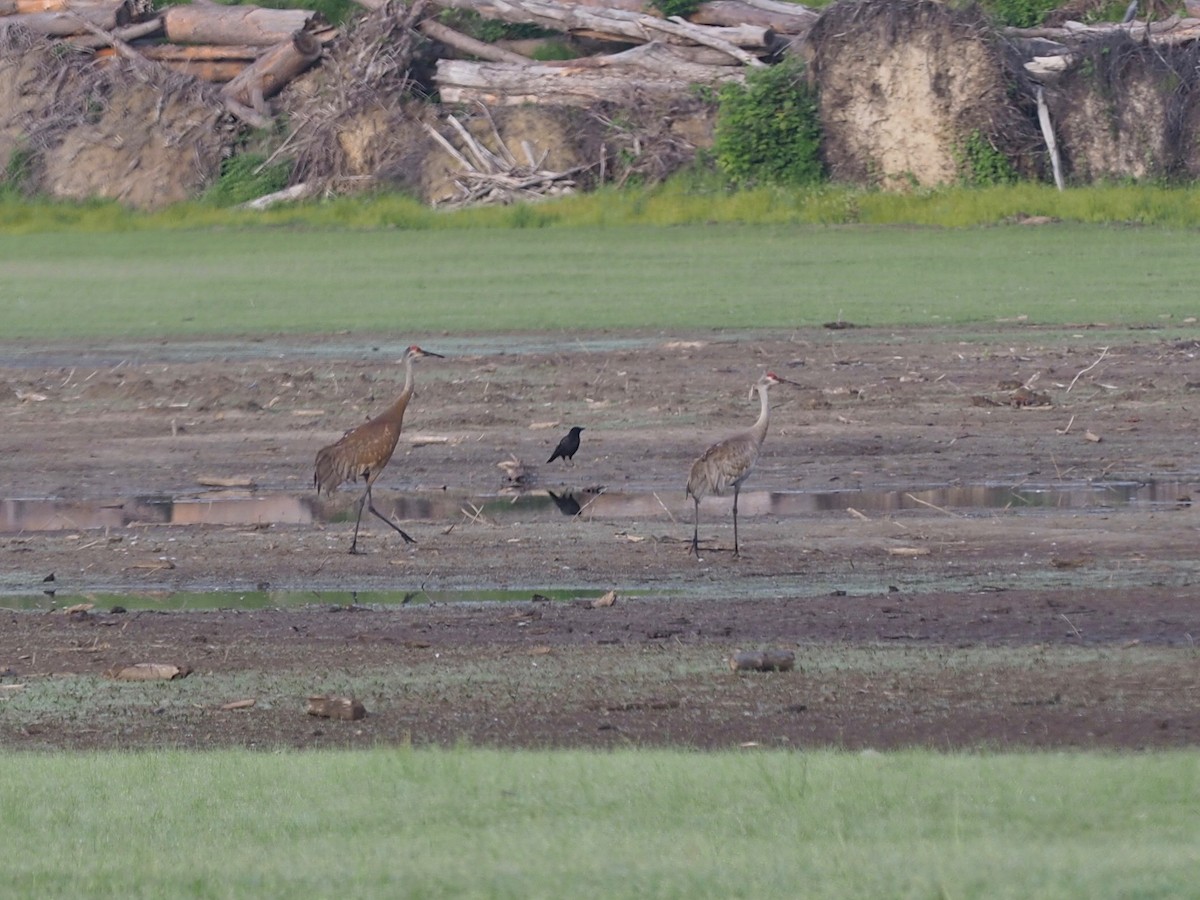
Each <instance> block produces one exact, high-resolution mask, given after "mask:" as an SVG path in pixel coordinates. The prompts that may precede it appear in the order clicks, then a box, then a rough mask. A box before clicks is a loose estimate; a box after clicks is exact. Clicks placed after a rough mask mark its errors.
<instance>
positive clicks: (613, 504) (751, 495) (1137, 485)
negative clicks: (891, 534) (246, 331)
mask: <svg viewBox="0 0 1200 900" xmlns="http://www.w3.org/2000/svg"><path fill="white" fill-rule="evenodd" d="M1196 487H1197V486H1196V484H1194V483H1192V482H1163V481H1146V482H1135V481H1129V482H1101V483H1090V484H1072V485H1034V484H1023V485H956V486H937V487H928V486H924V487H908V488H897V489H894V490H882V491H858V490H845V491H743V492H742V495H741V498H740V500H739V502H738V512H739V514H740V515H741V516H742V517H752V516H775V517H778V518H789V517H799V516H806V515H813V514H816V513H821V512H829V511H838V510H841V511H845V510H847V509H856V510H859V511H860V512H874V513H879V512H897V511H901V510H921V509H940V510H947V509H952V510H956V511H958V512H966V513H969V512H970V511H972V510H976V511H982V510H1000V509H1004V510H1011V511H1014V512H1022V511H1028V512H1034V511H1039V510H1049V509H1056V510H1085V511H1086V510H1106V509H1113V508H1120V507H1132V508H1138V507H1145V506H1153V505H1157V504H1179V503H1187V502H1190V500H1191V496H1192V493H1193V492H1194V491H1195V490H1196ZM375 505H376V508H378V509H379V511H380V512H382V513H384V514H385V515H391V516H393V517H395V518H396V519H398V520H401V521H436V522H454V521H458V520H460V519H461V518H463V517H464V516H465V517H468V518H474V517H477V516H483V517H485V518H486V519H488V520H490V521H493V522H513V521H528V520H530V519H541V518H554V517H556V516H571V517H573V516H582V517H584V518H601V519H648V520H654V519H659V518H666V517H668V516H670V517H673V518H675V519H681V518H682V519H690V516H691V509H692V505H691V501H690V500H688V499H686V498H685V497H684V496H683V492H682V491H672V492H670V493H669V494H664V493H661V492H656V491H642V492H634V491H623V492H617V491H599V490H570V489H562V490H557V489H553V490H547V489H538V490H530V491H525V492H523V493H519V494H513V495H509V496H504V495H489V496H479V495H466V494H455V493H451V492H448V491H436V492H418V493H411V494H398V495H395V496H390V497H389V496H387V494H386V493H384V492H382V491H381V492H378V493H377V494H376V496H375ZM703 505H704V507H705V509H706V510H709V509H710V508H711V511H712V513H714V514H720V513H722V512H724V513H728V507H729V505H730V498H728V497H708V498H705V500H704V504H703ZM354 512H355V510H354V505H353V494H345V495H343V496H342V498H341V499H340V500H338V501H336V502H329V501H327V500H318V499H317V498H316V496H315V495H313V494H288V493H268V492H255V491H229V490H224V491H213V492H207V493H203V494H198V495H188V496H180V497H171V496H161V495H151V496H144V497H132V498H125V499H114V500H109V501H74V500H60V499H55V498H30V499H22V498H9V499H4V500H0V533H7V534H15V533H20V532H30V531H63V530H83V529H96V528H127V527H131V526H137V525H152V524H160V525H229V526H247V525H275V524H277V525H302V524H307V523H311V522H344V521H347V520H352V519H353V517H354Z"/></svg>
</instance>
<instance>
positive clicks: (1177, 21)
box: [1002, 16, 1200, 44]
mask: <svg viewBox="0 0 1200 900" xmlns="http://www.w3.org/2000/svg"><path fill="white" fill-rule="evenodd" d="M1118 32H1122V33H1124V34H1127V35H1129V38H1130V40H1134V41H1147V42H1149V43H1151V44H1184V43H1187V42H1189V41H1194V40H1196V39H1198V38H1200V19H1192V18H1187V19H1181V18H1180V17H1179V16H1170V17H1169V18H1166V19H1162V20H1160V21H1158V22H1129V23H1117V22H1109V23H1099V24H1095V25H1085V24H1083V23H1082V22H1072V21H1067V22H1064V23H1063V24H1062V25H1061V26H1060V27H1057V28H1047V27H1041V28H1005V29H1003V30H1002V33H1003V34H1005V35H1007V36H1009V37H1016V38H1025V39H1032V38H1045V39H1048V40H1052V41H1058V42H1059V43H1075V44H1078V43H1079V42H1081V41H1085V40H1091V39H1095V38H1098V37H1102V36H1105V35H1110V34H1116V33H1118Z"/></svg>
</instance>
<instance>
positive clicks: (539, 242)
mask: <svg viewBox="0 0 1200 900" xmlns="http://www.w3.org/2000/svg"><path fill="white" fill-rule="evenodd" d="M1195 245H1196V235H1195V233H1193V232H1190V231H1185V230H1178V229H1164V228H1155V229H1133V228H1114V227H1107V226H1084V225H1052V226H1042V227H1039V228H1018V227H1009V228H990V229H954V230H937V231H931V230H927V229H912V228H876V227H870V228H863V227H859V228H842V227H837V228H830V227H820V226H805V225H732V224H726V225H685V226H678V227H674V228H661V227H652V226H646V225H626V226H621V227H605V226H592V227H574V228H545V229H539V230H536V231H530V230H526V229H512V228H507V229H501V228H496V229H459V230H452V231H428V230H418V231H403V230H375V231H346V230H338V229H319V230H318V229H289V230H280V229H274V230H268V229H249V230H227V229H211V230H203V231H190V232H179V231H171V230H167V231H161V232H116V233H113V232H65V233H61V234H56V235H53V236H47V235H44V234H39V235H32V234H14V235H10V236H8V237H6V238H4V239H3V240H0V269H2V270H3V272H4V278H3V279H2V280H0V338H3V339H10V340H12V339H48V338H55V337H63V338H82V337H118V336H123V337H158V336H164V337H170V336H182V335H231V334H232V335H246V334H256V333H257V334H261V333H318V332H325V333H327V332H335V331H351V332H358V333H362V334H364V335H372V334H384V335H387V334H396V333H401V334H414V333H431V332H433V333H437V332H447V333H460V334H461V333H472V332H500V333H503V332H511V331H520V330H541V329H549V330H562V331H579V330H597V329H630V328H654V329H670V330H676V331H678V330H683V329H692V330H695V329H718V328H720V329H730V328H737V329H746V328H773V329H779V330H787V329H794V328H802V327H811V326H814V325H819V324H821V323H824V322H829V321H831V320H838V319H841V320H848V321H850V322H853V323H855V324H858V325H870V326H878V327H885V326H889V325H962V324H968V323H987V324H989V325H991V324H992V323H994V322H995V321H996V320H997V319H1013V320H1016V319H1019V317H1022V316H1024V317H1027V319H1026V320H1027V321H1029V322H1033V323H1041V324H1053V325H1057V324H1065V323H1075V324H1078V323H1094V322H1106V323H1116V324H1126V325H1130V324H1136V325H1144V324H1152V325H1165V324H1171V323H1180V322H1183V321H1184V320H1186V319H1187V318H1189V317H1192V316H1195V315H1197V314H1198V313H1200V301H1198V300H1197V296H1198V295H1197V293H1196V290H1195V272H1194V268H1195V267H1194V264H1193V260H1194V249H1195Z"/></svg>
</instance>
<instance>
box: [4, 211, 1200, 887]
mask: <svg viewBox="0 0 1200 900" xmlns="http://www.w3.org/2000/svg"><path fill="white" fill-rule="evenodd" d="M1104 196H1107V197H1108V201H1106V202H1107V203H1108V205H1105V204H1104V203H1100V202H1098V201H1097V200H1096V198H1097V197H1104ZM1114 198H1115V199H1114ZM604 202H605V201H604V200H603V198H601V199H600V200H595V199H580V200H579V201H577V205H575V206H569V205H568V206H564V207H557V208H551V207H547V208H544V209H543V208H539V209H537V210H529V209H525V211H521V210H520V209H518V210H504V211H491V212H481V213H479V214H477V215H476V216H475V217H474V218H468V219H463V220H460V224H461V225H462V226H463V227H443V226H446V222H445V221H441V220H438V221H435V220H434V219H432V218H431V216H432V214H429V213H427V212H422V211H418V210H415V209H413V208H412V207H411V205H408V206H405V205H404V204H400V205H399V206H397V207H396V210H397V211H396V212H394V213H388V214H387V215H391V216H392V218H390V219H389V218H387V215H384V216H383V217H382V219H381V214H380V205H379V204H376V205H374V206H372V205H371V204H360V205H357V206H356V205H353V204H349V203H341V204H334V205H331V206H329V207H324V208H320V209H317V210H315V211H309V212H307V213H306V212H305V211H304V210H303V209H301V210H282V211H280V212H278V213H273V214H272V215H271V216H270V217H262V221H263V222H265V223H267V224H268V225H270V226H271V227H262V226H261V225H257V226H254V227H251V226H250V225H249V224H248V220H247V221H242V220H238V219H236V218H235V219H233V220H232V224H231V220H230V218H229V217H228V216H221V215H218V214H215V213H214V214H211V215H210V214H208V213H204V212H202V211H196V210H193V211H192V213H191V214H190V217H189V214H184V213H179V212H174V213H169V214H167V215H166V216H165V217H162V218H159V219H157V220H155V219H150V220H139V219H137V218H135V217H131V216H129V215H127V214H125V213H122V212H120V211H117V210H114V208H113V207H111V206H103V205H101V206H87V207H84V208H81V209H64V210H57V209H56V210H55V211H53V212H52V213H46V212H45V211H44V210H42V211H40V212H39V211H36V210H35V211H33V212H28V211H26V210H24V209H23V208H20V207H14V206H13V205H12V204H7V205H4V206H3V207H2V208H0V214H2V215H0V218H2V219H3V221H0V232H3V233H4V237H3V238H2V239H0V271H3V273H4V277H3V279H0V340H4V341H13V342H32V341H39V340H48V339H54V338H73V339H114V338H121V337H162V338H166V339H172V338H184V337H190V336H201V335H258V334H272V333H295V334H303V333H328V332H335V331H349V332H352V333H356V334H361V335H364V336H367V335H370V334H373V333H386V334H396V335H407V334H416V333H426V332H449V333H459V334H465V333H503V332H508V331H519V330H530V329H551V330H557V331H564V332H570V331H574V330H581V331H598V330H603V329H618V330H619V329H697V330H701V329H722V328H723V329H746V328H771V329H792V328H801V327H806V326H813V325H817V324H819V323H822V322H827V321H830V320H835V319H844V320H847V321H850V322H854V323H857V324H863V325H873V326H889V325H896V326H899V325H923V326H958V327H963V328H971V327H978V328H979V329H980V330H981V331H983V330H986V331H988V332H990V333H992V334H995V333H996V332H997V329H1000V330H1004V329H1014V330H1017V329H1019V327H1020V326H1019V325H1017V324H1002V325H996V324H995V323H997V321H998V320H1017V319H1018V318H1019V317H1022V316H1023V317H1027V318H1026V319H1025V321H1027V322H1029V323H1037V324H1049V325H1068V324H1083V323H1095V322H1106V323H1115V324H1123V325H1162V326H1168V327H1169V326H1173V325H1174V326H1180V327H1188V324H1189V323H1187V320H1188V319H1190V318H1192V317H1195V316H1196V315H1198V314H1200V300H1198V299H1197V297H1198V296H1200V295H1198V294H1197V292H1196V289H1195V271H1194V270H1195V265H1194V259H1195V247H1196V233H1195V232H1194V231H1189V230H1187V228H1188V227H1191V226H1194V225H1195V224H1196V221H1197V217H1196V205H1197V201H1196V198H1195V196H1194V192H1178V193H1177V194H1164V193H1162V192H1157V193H1156V192H1154V191H1144V190H1125V191H1121V190H1114V191H1113V192H1110V193H1109V194H1108V195H1105V194H1104V193H1103V192H1093V193H1089V192H1073V193H1071V194H1070V195H1069V196H1066V197H1064V196H1061V195H1056V194H1055V193H1054V192H1051V191H1047V190H1043V189H1029V188H1025V187H1020V188H1016V189H1013V190H1012V191H1011V192H1009V193H995V192H991V193H989V192H979V193H975V194H970V195H967V196H966V199H960V200H959V201H958V205H957V206H954V205H953V204H951V208H949V209H947V208H946V206H947V203H948V202H949V201H947V200H946V199H945V198H944V197H939V196H917V197H912V198H904V199H903V200H902V201H888V202H889V203H890V206H886V207H885V204H884V201H882V200H877V198H876V197H874V196H873V195H868V196H852V195H848V194H844V193H842V194H839V193H837V192H829V193H826V194H822V195H820V196H817V197H816V198H815V199H811V201H810V202H809V204H808V205H807V206H804V207H803V208H802V209H800V208H799V207H798V206H797V204H795V203H793V204H791V205H789V203H788V201H787V200H786V199H780V198H778V197H775V198H771V197H768V198H767V199H765V200H764V199H763V198H762V197H761V196H759V197H757V198H756V197H753V196H751V197H749V198H744V199H738V198H733V199H731V200H730V201H729V202H728V203H726V204H724V205H723V206H721V205H717V206H714V204H712V203H711V202H708V203H705V202H701V201H700V200H697V201H695V202H694V203H693V202H692V201H690V200H688V199H687V198H679V197H675V198H674V200H673V206H672V208H671V210H668V211H667V212H663V210H662V208H661V207H660V206H656V205H655V203H646V204H643V205H642V206H641V207H638V206H637V203H638V201H637V200H636V199H633V200H630V199H628V198H618V199H615V200H613V199H610V200H608V203H609V206H608V207H605V206H604V205H603V204H604ZM901 202H902V203H903V207H901V206H900V204H901ZM739 204H740V205H739ZM877 206H878V208H877ZM1114 206H1116V207H1118V208H1119V209H1120V210H1122V212H1119V213H1117V214H1115V217H1116V218H1117V219H1119V220H1121V221H1126V222H1146V221H1150V222H1154V223H1157V224H1156V225H1155V227H1126V226H1121V227H1115V226H1110V225H1106V224H1103V222H1104V221H1106V220H1110V219H1112V218H1113V217H1114V214H1113V213H1112V212H1111V210H1112V209H1113V208H1114ZM388 208H389V209H390V207H388ZM898 208H903V209H907V210H908V212H907V213H905V214H901V213H899V212H897V209H898ZM556 210H557V211H556ZM564 210H565V212H564ZM1017 211H1022V212H1025V213H1029V214H1050V215H1067V213H1068V211H1069V215H1067V218H1068V219H1069V221H1068V222H1067V223H1065V224H1057V225H1051V226H1041V227H1019V226H998V227H983V225H984V224H985V223H987V222H991V221H995V220H996V217H997V215H1010V214H1014V213H1015V212H1017ZM27 212H28V215H26V213H27ZM668 213H669V214H668ZM559 215H562V216H564V217H566V216H574V217H575V218H574V220H573V222H572V224H571V227H557V226H558V221H557V219H556V216H559ZM172 216H175V217H176V218H175V219H172V218H171V217H172ZM180 216H183V218H179V217H180ZM306 217H308V218H306ZM406 217H407V218H406ZM147 221H149V222H150V224H149V225H147ZM506 221H507V223H508V224H509V225H510V226H520V227H492V226H495V225H500V226H503V225H504V224H505V222H506ZM847 221H855V222H864V221H866V222H873V223H876V224H872V225H870V226H863V225H855V226H850V227H847V226H846V225H844V224H842V223H845V222H847ZM81 222H82V224H81ZM339 222H340V223H342V224H344V225H345V226H346V227H340V225H339ZM749 222H757V223H760V224H747V223H749ZM822 222H825V223H829V224H819V223H822ZM709 223H711V224H709ZM948 223H952V224H955V225H956V226H965V227H955V228H953V229H946V228H932V227H925V226H928V225H930V224H948ZM476 225H478V226H480V227H475V226H476ZM539 226H547V227H539ZM667 226H670V227H667ZM914 226H922V227H914ZM1191 327H1194V326H1191ZM0 662H3V661H2V660H0ZM3 703H4V700H3V698H0V717H2V716H3V715H4V706H3ZM266 749H268V750H271V749H274V748H266ZM1198 799H1200V756H1198V755H1197V754H1195V753H1156V754H1145V755H1141V754H1120V755H1105V754H1096V753H1082V752H1081V753H1056V754H1016V755H1014V754H978V755H958V754H953V755H951V754H938V753H932V752H915V751H914V752H911V753H899V754H884V755H880V754H844V753H832V752H813V753H801V752H792V753H789V752H780V751H771V752H766V751H763V750H761V749H754V750H748V751H747V752H746V753H744V754H736V753H733V754H730V753H720V754H696V753H689V752H684V751H679V752H670V751H636V750H630V751H626V752H619V753H586V752H556V753H513V752H496V751H485V750H472V749H462V750H456V751H450V752H436V751H415V750H412V749H407V748H380V749H378V750H375V751H372V752H365V753H331V752H313V753H298V752H250V751H238V752H231V751H220V752H214V753H182V752H163V753H137V754H113V753H103V754H99V753H98V754H87V755H82V754H52V753H46V754H25V753H21V754H14V753H6V752H3V750H0V834H2V835H3V851H2V852H0V885H3V888H0V891H2V892H3V893H4V895H5V896H11V897H29V898H34V897H36V898H51V897H71V898H76V897H120V898H122V900H126V898H137V897H154V898H161V897H197V898H218V897H253V898H263V897H288V898H294V897H355V898H359V897H389V898H392V897H455V898H460V897H514V898H516V897H519V898H534V897H555V898H562V897H574V896H586V897H639V898H640V897H680V898H697V897H722V898H727V897H739V896H760V897H814V898H824V897H829V898H855V897H872V898H875V897H888V898H894V897H914V898H916V897H920V898H925V897H947V898H959V897H987V898H1005V897H1012V898H1029V897H1037V898H1059V897H1061V898H1076V897H1089V898H1104V897H1113V898H1116V897H1122V898H1124V897H1147V898H1149V897H1164V898H1166V897H1172V898H1174V897H1186V896H1197V895H1200V889H1198V888H1197V887H1196V876H1195V873H1196V872H1197V871H1200V842H1198V841H1197V835H1200V803H1198V802H1197V801H1198Z"/></svg>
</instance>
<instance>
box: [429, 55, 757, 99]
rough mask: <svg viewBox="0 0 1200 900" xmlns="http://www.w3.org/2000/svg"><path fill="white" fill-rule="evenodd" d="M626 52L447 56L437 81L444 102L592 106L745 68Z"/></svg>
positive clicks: (735, 76)
mask: <svg viewBox="0 0 1200 900" xmlns="http://www.w3.org/2000/svg"><path fill="white" fill-rule="evenodd" d="M636 51H642V52H641V53H640V54H639V53H637V52H636ZM626 53H628V54H632V55H631V56H629V57H626V58H625V59H622V57H625V56H626V54H624V53H619V54H614V55H613V56H610V57H601V58H599V59H596V58H593V59H591V60H588V61H586V62H585V61H583V60H570V61H568V62H567V63H565V64H559V65H555V64H552V63H546V64H540V65H509V64H504V63H477V62H467V61H465V60H455V59H442V60H439V61H438V64H437V74H436V76H435V78H434V81H435V82H436V84H437V86H438V92H439V93H440V94H441V98H442V101H443V102H444V103H466V102H471V101H480V102H482V103H486V104H490V105H497V106H515V105H520V104H522V103H545V104H551V105H562V106H590V105H591V104H593V103H595V102H597V101H601V100H617V101H619V100H622V99H625V100H631V99H633V98H635V97H637V96H678V95H681V94H686V93H688V92H689V91H690V90H691V89H692V86H693V85H695V84H712V85H716V84H720V83H722V82H725V81H731V80H741V79H742V78H743V77H744V74H743V70H742V68H741V67H728V66H701V65H696V64H694V63H688V62H685V61H682V60H679V59H678V58H677V57H673V56H670V55H669V54H668V53H666V52H665V51H663V50H662V49H661V48H657V49H651V50H649V51H645V50H643V48H634V50H629V51H626ZM580 63H582V64H580ZM634 73H636V75H635V74H634Z"/></svg>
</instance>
